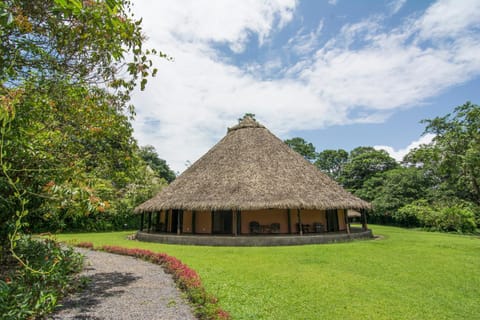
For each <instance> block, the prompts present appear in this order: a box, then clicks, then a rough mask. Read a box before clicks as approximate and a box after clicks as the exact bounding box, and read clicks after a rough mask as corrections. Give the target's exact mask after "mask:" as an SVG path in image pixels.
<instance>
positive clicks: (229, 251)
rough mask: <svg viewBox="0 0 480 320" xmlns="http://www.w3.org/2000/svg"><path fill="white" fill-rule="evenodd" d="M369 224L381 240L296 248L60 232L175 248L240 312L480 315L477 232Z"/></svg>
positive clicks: (258, 315) (255, 315) (263, 315)
mask: <svg viewBox="0 0 480 320" xmlns="http://www.w3.org/2000/svg"><path fill="white" fill-rule="evenodd" d="M370 227H371V228H372V229H373V232H374V234H375V235H379V236H382V239H380V240H366V241H355V242H349V243H338V244H327V245H307V246H289V247H247V248H243V247H238V248H237V247H203V246H179V245H164V244H153V243H143V242H138V241H129V240H127V239H126V236H127V235H128V234H131V232H115V233H85V234H62V235H58V238H59V240H63V241H68V240H74V241H79V242H80V241H90V242H93V243H94V245H95V246H101V245H104V244H109V245H118V246H123V247H136V248H144V249H149V250H153V251H156V252H166V253H168V254H169V255H173V256H175V257H177V258H179V259H181V260H182V261H183V262H184V263H186V264H188V265H189V266H190V267H192V268H194V269H195V270H197V272H198V273H199V274H200V276H201V278H202V280H203V283H204V285H205V287H206V288H207V290H208V291H209V292H211V293H213V294H215V295H216V296H217V297H218V298H219V299H220V305H221V306H222V307H223V308H224V309H225V310H227V311H229V312H230V313H231V315H232V316H233V318H234V319H480V238H479V237H474V236H461V235H453V234H442V233H430V232H422V231H415V230H406V229H401V228H394V227H385V226H370ZM113 267H114V266H113Z"/></svg>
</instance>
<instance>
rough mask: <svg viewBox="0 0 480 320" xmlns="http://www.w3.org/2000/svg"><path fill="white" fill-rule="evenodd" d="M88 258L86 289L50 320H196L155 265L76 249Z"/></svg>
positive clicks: (165, 276)
mask: <svg viewBox="0 0 480 320" xmlns="http://www.w3.org/2000/svg"><path fill="white" fill-rule="evenodd" d="M76 249H78V251H79V252H81V253H82V254H84V255H85V262H86V265H85V269H84V270H83V271H82V273H81V275H82V276H86V277H87V278H88V279H89V281H90V282H89V283H88V284H87V287H86V288H85V289H84V290H82V291H81V292H79V293H76V294H74V295H72V296H70V297H67V298H66V299H65V300H64V301H63V302H62V305H63V306H62V307H60V308H59V309H58V311H57V312H55V313H54V314H52V315H51V316H50V318H49V319H55V320H60V319H79V320H80V319H92V320H93V319H95V320H97V319H98V320H100V319H101V320H104V319H112V320H113V319H146V320H148V319H168V320H175V319H179V320H180V319H182V320H184V319H187V320H188V319H195V317H194V316H193V313H192V308H191V307H190V306H189V305H188V303H187V301H186V300H185V298H183V297H182V293H181V292H180V291H179V289H177V288H176V286H175V283H174V282H173V279H172V277H171V276H170V275H168V274H166V273H165V272H164V271H163V269H162V268H161V267H160V266H158V265H155V264H153V263H149V262H146V261H142V260H139V259H135V258H132V257H128V256H121V255H116V254H111V253H106V252H101V251H91V250H85V249H81V248H76Z"/></svg>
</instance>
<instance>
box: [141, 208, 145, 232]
mask: <svg viewBox="0 0 480 320" xmlns="http://www.w3.org/2000/svg"><path fill="white" fill-rule="evenodd" d="M144 221H145V212H142V215H141V216H140V231H143V224H144Z"/></svg>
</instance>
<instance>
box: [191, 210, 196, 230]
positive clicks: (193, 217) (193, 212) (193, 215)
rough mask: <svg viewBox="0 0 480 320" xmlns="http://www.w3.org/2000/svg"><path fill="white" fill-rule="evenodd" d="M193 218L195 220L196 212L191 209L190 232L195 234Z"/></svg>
mask: <svg viewBox="0 0 480 320" xmlns="http://www.w3.org/2000/svg"><path fill="white" fill-rule="evenodd" d="M195 220H196V212H195V210H193V211H192V234H195Z"/></svg>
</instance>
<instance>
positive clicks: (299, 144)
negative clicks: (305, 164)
mask: <svg viewBox="0 0 480 320" xmlns="http://www.w3.org/2000/svg"><path fill="white" fill-rule="evenodd" d="M284 142H285V143H286V144H287V145H288V146H289V147H290V148H292V149H293V150H295V151H296V152H298V153H299V154H300V155H302V157H304V158H305V159H306V160H308V161H313V160H315V158H316V156H317V153H316V152H315V147H314V146H313V144H312V143H311V142H307V141H305V139H303V138H300V137H295V138H292V139H287V140H285V141H284Z"/></svg>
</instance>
